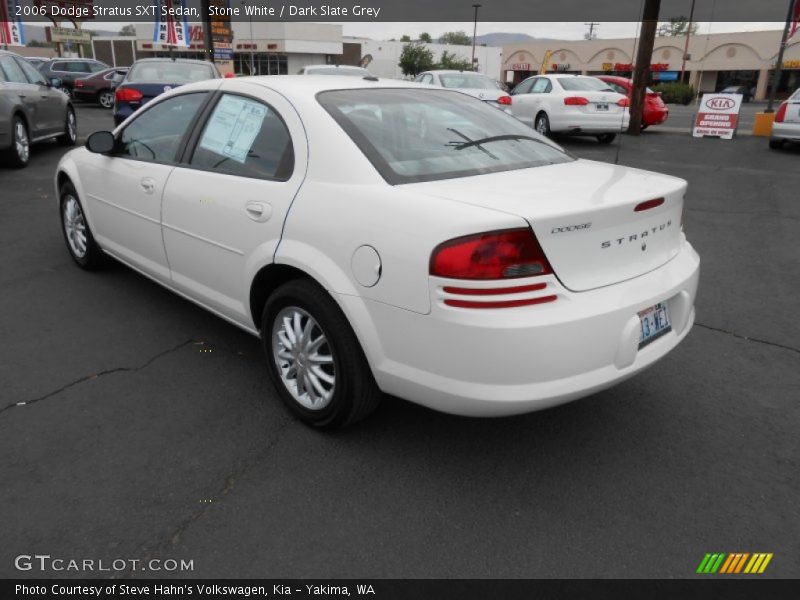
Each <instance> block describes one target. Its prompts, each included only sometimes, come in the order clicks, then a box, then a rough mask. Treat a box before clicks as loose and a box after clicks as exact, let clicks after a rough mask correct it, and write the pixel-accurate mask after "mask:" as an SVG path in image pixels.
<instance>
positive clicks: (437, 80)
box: [414, 69, 511, 114]
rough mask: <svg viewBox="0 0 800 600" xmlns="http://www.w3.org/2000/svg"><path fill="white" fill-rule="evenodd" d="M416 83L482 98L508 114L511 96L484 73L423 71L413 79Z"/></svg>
mask: <svg viewBox="0 0 800 600" xmlns="http://www.w3.org/2000/svg"><path fill="white" fill-rule="evenodd" d="M414 81H416V82H417V83H427V84H429V85H435V86H438V87H443V88H447V89H450V90H458V91H459V92H463V93H464V94H469V95H470V96H472V97H474V98H478V99H479V100H483V101H484V102H487V103H488V104H491V105H492V106H494V107H495V108H499V109H501V110H505V111H506V112H507V113H509V114H510V110H509V107H510V106H511V96H509V94H508V92H506V91H505V90H504V89H503V88H502V87H501V86H500V84H499V83H498V82H497V81H495V80H494V79H492V78H491V77H487V76H486V75H482V74H481V73H473V72H472V71H448V70H443V69H441V70H436V71H423V72H422V73H420V74H419V75H417V77H416V78H415V79H414Z"/></svg>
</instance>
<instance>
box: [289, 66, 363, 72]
mask: <svg viewBox="0 0 800 600" xmlns="http://www.w3.org/2000/svg"><path fill="white" fill-rule="evenodd" d="M303 68H304V69H339V68H343V69H362V70H364V71H366V69H365V68H364V67H360V66H359V65H306V66H305V67H303Z"/></svg>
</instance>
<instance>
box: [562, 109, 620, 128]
mask: <svg viewBox="0 0 800 600" xmlns="http://www.w3.org/2000/svg"><path fill="white" fill-rule="evenodd" d="M628 123H630V114H629V113H628V111H627V110H626V111H625V112H624V113H623V114H619V113H617V114H613V113H609V114H602V113H601V114H591V113H579V112H574V113H567V114H560V115H553V116H551V117H550V130H551V131H554V132H558V133H574V134H584V133H585V134H596V133H597V134H601V133H620V132H622V131H625V130H627V129H628Z"/></svg>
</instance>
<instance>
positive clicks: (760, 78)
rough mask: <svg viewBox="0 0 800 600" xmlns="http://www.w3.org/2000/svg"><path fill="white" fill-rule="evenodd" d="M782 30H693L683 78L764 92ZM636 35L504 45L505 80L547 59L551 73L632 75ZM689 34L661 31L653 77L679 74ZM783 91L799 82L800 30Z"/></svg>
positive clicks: (706, 87) (789, 51) (702, 86)
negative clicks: (674, 35)
mask: <svg viewBox="0 0 800 600" xmlns="http://www.w3.org/2000/svg"><path fill="white" fill-rule="evenodd" d="M781 33H782V32H781V31H757V32H742V33H716V34H695V35H693V36H691V37H690V39H689V49H688V52H687V57H686V64H685V70H684V75H683V80H684V81H685V82H687V83H690V84H691V85H693V86H694V87H695V89H698V90H699V91H701V92H717V91H720V90H721V89H723V88H725V87H728V86H734V85H736V86H739V85H741V86H746V87H747V88H748V89H752V90H754V92H755V99H757V100H763V99H764V98H766V96H767V93H768V89H769V87H768V86H769V85H771V82H772V79H773V78H774V76H775V62H776V57H777V54H778V47H779V45H780V41H781ZM636 44H637V40H635V39H633V38H629V39H594V40H581V41H542V42H528V43H523V44H509V45H506V46H503V66H502V69H503V73H502V75H503V80H504V81H506V82H508V83H513V84H516V83H519V82H520V81H522V80H523V79H525V78H526V77H528V76H529V75H534V74H536V73H537V72H538V71H539V69H540V68H541V66H542V64H543V63H544V62H545V59H546V68H547V71H548V72H549V73H554V72H563V73H575V74H584V75H602V74H609V75H610V74H613V75H622V76H626V77H630V76H631V72H632V70H633V63H634V61H635V56H636ZM685 44H686V37H685V36H680V37H657V38H656V43H655V50H654V51H653V60H652V65H651V71H652V74H653V77H652V79H653V81H652V83H658V82H660V81H677V80H679V79H680V77H681V69H682V66H683V55H684V48H685ZM783 69H784V70H783V73H782V75H781V79H780V82H779V83H778V94H779V96H786V95H788V94H790V93H791V92H792V91H794V90H796V89H797V88H799V87H800V35H798V36H796V37H795V39H794V40H791V41H790V42H789V44H788V46H787V48H786V53H785V55H784V64H783Z"/></svg>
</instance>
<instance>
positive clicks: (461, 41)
mask: <svg viewBox="0 0 800 600" xmlns="http://www.w3.org/2000/svg"><path fill="white" fill-rule="evenodd" d="M439 43H440V44H453V45H454V46H471V45H472V38H471V37H469V36H468V35H467V34H466V33H464V32H463V31H448V32H446V33H443V34H442V35H441V36H440V37H439Z"/></svg>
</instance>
